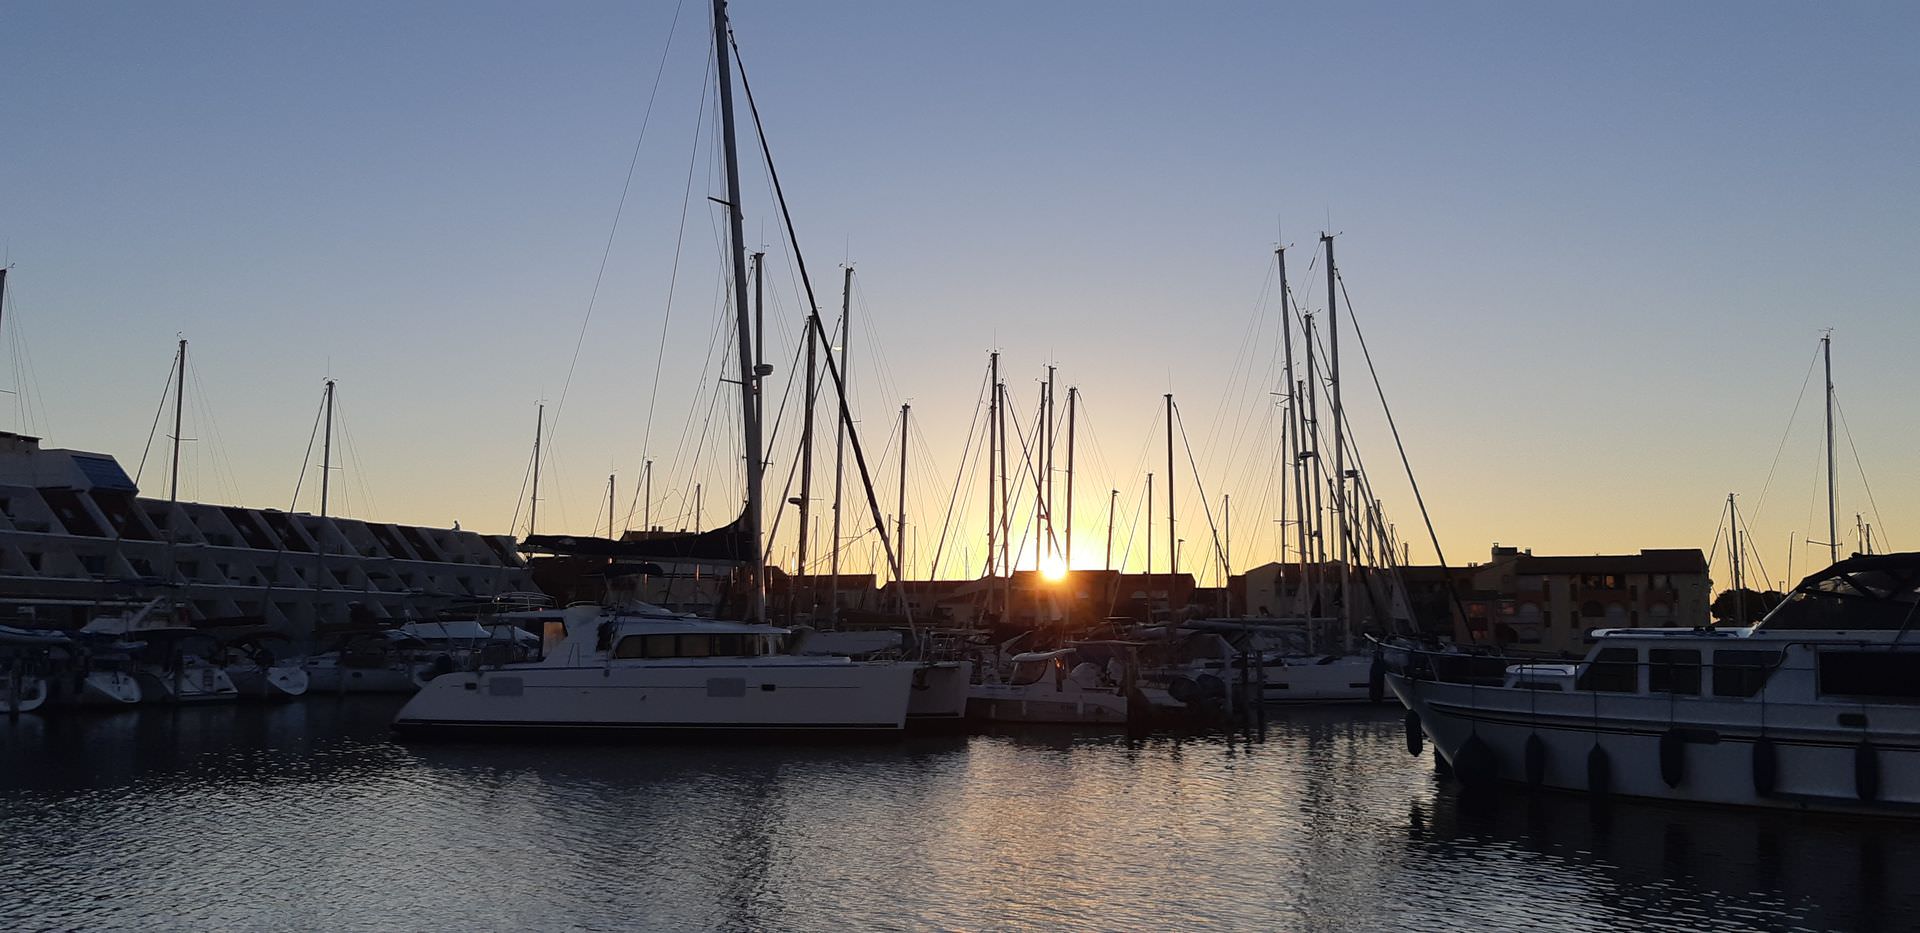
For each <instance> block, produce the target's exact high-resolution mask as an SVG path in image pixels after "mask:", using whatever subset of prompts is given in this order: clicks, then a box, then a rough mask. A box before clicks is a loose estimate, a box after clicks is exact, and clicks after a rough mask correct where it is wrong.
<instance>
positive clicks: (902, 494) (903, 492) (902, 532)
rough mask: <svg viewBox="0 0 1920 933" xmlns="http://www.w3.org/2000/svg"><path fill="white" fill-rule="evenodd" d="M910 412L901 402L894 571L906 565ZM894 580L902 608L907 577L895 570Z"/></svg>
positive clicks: (905, 594) (910, 408)
mask: <svg viewBox="0 0 1920 933" xmlns="http://www.w3.org/2000/svg"><path fill="white" fill-rule="evenodd" d="M912 414H913V406H912V405H908V404H905V403H902V404H901V406H900V489H899V499H898V502H897V505H896V506H895V509H894V516H893V517H894V527H895V528H897V529H898V531H896V532H895V533H894V542H893V544H894V548H895V549H897V550H898V551H899V552H900V559H899V560H898V561H897V564H898V566H897V567H896V568H895V570H896V571H901V570H905V569H906V566H907V419H908V417H909V416H911V415H912ZM894 581H895V582H896V583H898V584H900V605H901V608H903V609H904V608H906V603H907V578H906V577H905V576H904V575H902V574H900V573H898V572H896V573H895V574H894Z"/></svg>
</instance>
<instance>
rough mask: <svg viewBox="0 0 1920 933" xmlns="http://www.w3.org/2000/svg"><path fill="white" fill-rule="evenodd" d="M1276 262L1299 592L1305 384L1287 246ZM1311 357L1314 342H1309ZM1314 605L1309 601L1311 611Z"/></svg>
mask: <svg viewBox="0 0 1920 933" xmlns="http://www.w3.org/2000/svg"><path fill="white" fill-rule="evenodd" d="M1273 256H1274V261H1275V262H1277V263H1278V264H1279V266H1280V338H1281V343H1282V346H1283V347H1284V348H1285V353H1286V377H1287V421H1286V424H1285V426H1284V428H1283V430H1282V432H1281V433H1282V434H1283V435H1284V436H1285V437H1284V440H1285V442H1286V444H1287V447H1288V466H1289V467H1290V469H1291V472H1292V473H1293V498H1294V532H1295V535H1294V536H1295V539H1296V540H1297V542H1298V544H1299V548H1300V574H1299V578H1298V579H1297V580H1295V581H1294V587H1295V592H1296V593H1304V592H1307V559H1308V547H1307V486H1308V484H1307V482H1306V469H1307V468H1306V451H1305V449H1304V447H1305V438H1306V416H1307V409H1306V406H1305V405H1303V404H1301V402H1302V396H1304V395H1305V393H1304V392H1303V391H1302V389H1303V388H1304V386H1303V384H1302V383H1301V382H1300V380H1298V379H1297V378H1295V376H1294V372H1293V289H1292V286H1291V285H1289V284H1288V282H1287V248H1286V247H1284V246H1278V247H1275V248H1274V250H1273ZM1306 351H1307V354H1308V356H1309V358H1311V356H1312V354H1313V345H1312V344H1311V343H1308V344H1306ZM1281 501H1282V508H1281V513H1282V518H1284V517H1285V511H1286V510H1285V492H1284V491H1283V492H1282V494H1281ZM1285 534H1286V527H1285V525H1282V526H1281V536H1282V537H1283V538H1284V537H1285ZM1311 610H1312V606H1311V603H1309V604H1308V611H1309V614H1311Z"/></svg>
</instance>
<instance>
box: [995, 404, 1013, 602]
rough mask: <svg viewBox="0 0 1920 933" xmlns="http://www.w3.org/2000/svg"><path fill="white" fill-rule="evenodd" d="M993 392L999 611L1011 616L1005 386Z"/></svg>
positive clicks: (1010, 536) (1010, 519)
mask: <svg viewBox="0 0 1920 933" xmlns="http://www.w3.org/2000/svg"><path fill="white" fill-rule="evenodd" d="M994 391H995V392H997V393H998V394H999V398H1000V410H999V414H998V417H999V419H1000V572H1001V574H1002V576H1003V583H1002V586H1001V590H1000V610H1001V611H1002V612H1003V613H1006V614H1009V615H1011V614H1012V612H1013V514H1012V511H1013V500H1012V499H1011V498H1010V496H1009V492H1008V485H1009V484H1008V482H1007V447H1008V446H1009V445H1008V443H1007V384H1006V383H1004V382H996V383H995V388H994Z"/></svg>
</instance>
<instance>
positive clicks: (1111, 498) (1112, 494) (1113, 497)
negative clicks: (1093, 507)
mask: <svg viewBox="0 0 1920 933" xmlns="http://www.w3.org/2000/svg"><path fill="white" fill-rule="evenodd" d="M1119 504H1120V490H1118V489H1110V490H1108V491H1107V565H1106V567H1107V569H1108V570H1112V569H1113V510H1114V507H1115V506H1117V505H1119Z"/></svg>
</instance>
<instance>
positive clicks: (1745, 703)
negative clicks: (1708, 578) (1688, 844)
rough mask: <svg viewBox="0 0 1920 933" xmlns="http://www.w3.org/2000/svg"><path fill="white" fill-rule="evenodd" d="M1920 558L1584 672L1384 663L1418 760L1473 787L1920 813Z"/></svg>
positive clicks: (1393, 654)
mask: <svg viewBox="0 0 1920 933" xmlns="http://www.w3.org/2000/svg"><path fill="white" fill-rule="evenodd" d="M1917 622H1920V553H1905V554H1887V555H1871V556H1855V557H1853V558H1850V559H1846V560H1842V561H1840V562H1838V563H1836V564H1834V565H1833V566H1831V567H1829V568H1827V569H1826V570H1823V571H1821V572H1819V573H1816V574H1814V575H1812V576H1809V577H1807V578H1806V579H1805V580H1804V581H1803V582H1801V583H1800V585H1799V586H1797V587H1795V588H1794V590H1793V592H1792V593H1791V594H1789V596H1788V598H1787V599H1786V600H1785V601H1784V602H1782V603H1781V604H1780V605H1779V606H1777V607H1776V608H1774V610H1773V611H1772V612H1770V613H1769V614H1768V615H1767V616H1766V617H1765V618H1764V619H1763V620H1761V621H1760V622H1759V623H1758V624H1757V625H1754V626H1752V627H1739V628H1727V627H1702V628H1691V629H1614V630H1602V631H1599V632H1596V633H1595V640H1594V644H1593V647H1592V649H1591V650H1590V651H1589V652H1588V653H1587V655H1586V657H1585V659H1584V660H1582V661H1580V662H1578V663H1572V664H1567V663H1548V662H1529V663H1514V662H1513V659H1510V658H1501V657H1487V656H1475V655H1473V654H1470V653H1462V652H1461V651H1459V650H1448V649H1432V648H1426V647H1419V646H1412V645H1397V646H1394V647H1392V648H1389V649H1386V650H1383V651H1382V653H1381V668H1382V676H1383V679H1384V683H1385V686H1387V687H1389V688H1391V689H1392V691H1393V694H1394V695H1395V696H1397V697H1398V698H1399V699H1400V701H1401V702H1402V703H1403V704H1405V705H1406V707H1407V709H1408V710H1409V711H1410V713H1409V716H1408V726H1409V732H1408V746H1409V749H1410V750H1413V751H1418V749H1419V747H1420V745H1421V744H1422V743H1423V742H1424V741H1425V740H1426V739H1428V738H1430V739H1431V740H1432V741H1433V743H1434V746H1435V749H1436V751H1437V753H1438V754H1439V755H1440V757H1441V758H1443V759H1444V760H1445V761H1446V762H1448V763H1450V764H1451V765H1452V768H1453V770H1454V772H1455V773H1456V774H1458V775H1459V776H1460V777H1461V779H1462V780H1463V781H1466V782H1468V783H1470V784H1485V783H1490V782H1493V781H1512V782H1523V783H1527V784H1532V785H1537V786H1543V787H1552V788H1561V789H1567V790H1576V791H1588V792H1592V793H1596V794H1617V795H1627V796H1635V797H1649V798H1657V799H1661V800H1674V801H1687V802H1697V803H1713V804H1733V805H1740V806H1758V807H1774V808H1787V809H1807V810H1822V811H1845V812H1856V813H1871V814H1893V813H1899V814H1911V815H1920V637H1915V635H1916V633H1914V632H1913V629H1914V627H1915V623H1917Z"/></svg>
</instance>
